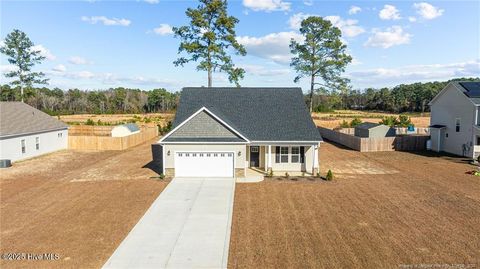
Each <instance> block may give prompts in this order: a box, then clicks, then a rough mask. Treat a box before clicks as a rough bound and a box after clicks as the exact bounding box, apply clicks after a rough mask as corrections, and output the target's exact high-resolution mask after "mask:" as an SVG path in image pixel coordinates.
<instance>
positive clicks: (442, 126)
mask: <svg viewBox="0 0 480 269" xmlns="http://www.w3.org/2000/svg"><path fill="white" fill-rule="evenodd" d="M428 127H429V128H433V129H444V128H447V126H445V125H440V124H434V125H430V126H428Z"/></svg>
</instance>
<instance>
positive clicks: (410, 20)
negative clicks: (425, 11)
mask: <svg viewBox="0 0 480 269" xmlns="http://www.w3.org/2000/svg"><path fill="white" fill-rule="evenodd" d="M408 21H409V22H416V21H417V18H415V17H413V16H410V17H408Z"/></svg>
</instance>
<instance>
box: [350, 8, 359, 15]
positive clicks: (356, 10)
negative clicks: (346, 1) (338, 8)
mask: <svg viewBox="0 0 480 269" xmlns="http://www.w3.org/2000/svg"><path fill="white" fill-rule="evenodd" d="M360 11H362V8H360V7H357V6H351V7H350V9H349V10H348V14H350V15H353V14H357V13H358V12H360Z"/></svg>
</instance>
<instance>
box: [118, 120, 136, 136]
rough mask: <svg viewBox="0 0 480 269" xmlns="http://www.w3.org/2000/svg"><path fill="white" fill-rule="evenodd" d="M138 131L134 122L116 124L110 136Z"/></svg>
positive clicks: (125, 134) (126, 134)
mask: <svg viewBox="0 0 480 269" xmlns="http://www.w3.org/2000/svg"><path fill="white" fill-rule="evenodd" d="M136 133H140V128H138V125H136V124H135V123H127V124H122V125H117V126H115V127H113V129H112V137H124V136H129V135H132V134H136Z"/></svg>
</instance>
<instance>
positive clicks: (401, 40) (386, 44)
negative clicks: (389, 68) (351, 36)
mask: <svg viewBox="0 0 480 269" xmlns="http://www.w3.org/2000/svg"><path fill="white" fill-rule="evenodd" d="M411 37H412V35H411V34H409V33H406V32H404V31H403V29H402V27H401V26H392V27H389V28H387V29H386V31H384V32H382V31H379V30H378V29H374V30H373V35H372V36H370V37H369V38H368V40H367V42H365V44H364V45H365V46H367V47H381V48H384V49H387V48H390V47H393V46H397V45H402V44H408V43H410V38H411Z"/></svg>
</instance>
